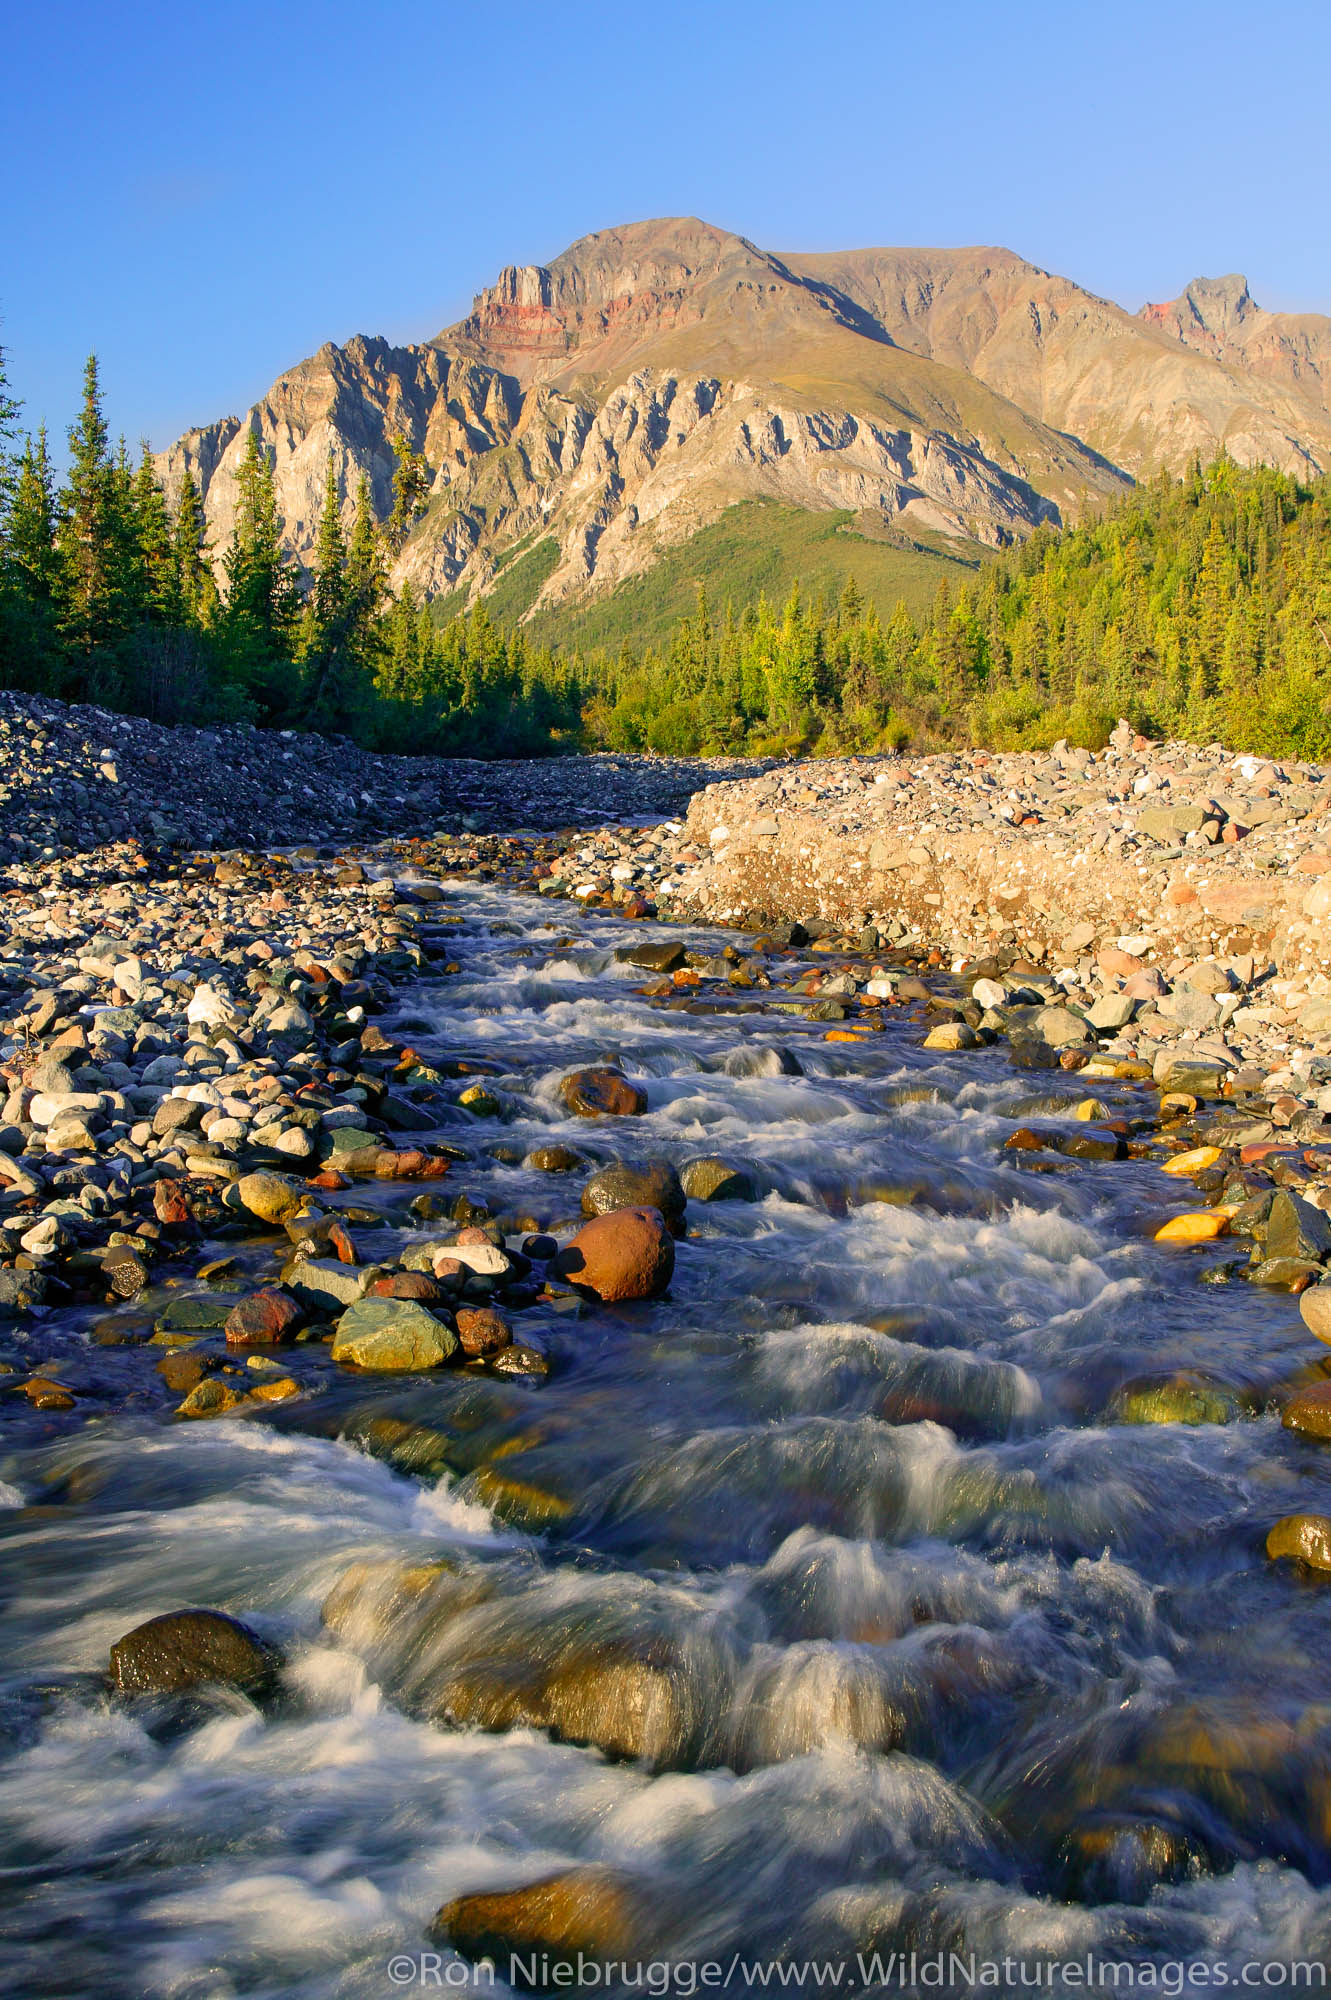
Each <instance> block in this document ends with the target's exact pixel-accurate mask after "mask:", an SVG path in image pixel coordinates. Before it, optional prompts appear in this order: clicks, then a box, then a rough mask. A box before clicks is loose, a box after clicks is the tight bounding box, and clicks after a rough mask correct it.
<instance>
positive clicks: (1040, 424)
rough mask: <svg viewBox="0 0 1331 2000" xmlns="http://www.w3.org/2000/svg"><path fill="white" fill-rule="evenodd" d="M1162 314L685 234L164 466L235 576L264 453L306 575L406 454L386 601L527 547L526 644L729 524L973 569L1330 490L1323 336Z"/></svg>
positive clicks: (574, 254) (659, 238) (373, 363)
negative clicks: (766, 517)
mask: <svg viewBox="0 0 1331 2000" xmlns="http://www.w3.org/2000/svg"><path fill="white" fill-rule="evenodd" d="M1196 291H1197V288H1196V287H1195V286H1194V287H1192V288H1190V291H1189V293H1187V294H1185V295H1184V299H1185V301H1186V300H1189V299H1192V297H1193V294H1194V293H1196ZM1243 296H1244V298H1245V299H1246V296H1247V295H1246V287H1245V288H1244V291H1243ZM1199 297H1200V295H1199ZM1248 304H1249V305H1251V301H1248ZM1170 310H1171V309H1166V308H1154V307H1153V308H1148V309H1147V311H1146V313H1145V314H1144V315H1141V316H1133V315H1131V314H1129V313H1126V312H1124V311H1122V310H1121V309H1120V308H1119V307H1117V306H1114V305H1112V304H1110V303H1109V302H1107V301H1105V300H1101V299H1096V298H1094V297H1093V296H1092V295H1091V294H1090V293H1087V292H1083V291H1082V290H1081V289H1080V288H1079V287H1077V286H1076V285H1074V284H1072V283H1071V282H1070V281H1069V280H1067V279H1061V278H1056V277H1052V276H1050V274H1048V273H1047V272H1042V271H1040V270H1038V269H1037V267H1035V266H1034V265H1031V264H1027V263H1024V262H1023V260H1022V259H1020V258H1018V257H1015V256H1013V255H1012V254H1011V253H1010V252H1007V251H1000V250H960V251H929V250H867V251H853V252H847V253H844V254H841V253H838V254H832V255H821V256H794V255H791V256H785V257H778V256H774V255H772V254H770V253H768V252H766V251H763V250H760V249H758V248H757V247H756V246H755V245H753V244H751V243H749V242H747V241H746V240H745V239H744V238H742V237H739V236H736V235H733V234H732V233H730V232H728V231H725V230H721V229H716V228H713V227H712V226H711V225H709V224H707V223H703V222H700V221H698V220H696V219H694V218H672V219H667V220H664V221H656V222H648V223H635V224H631V225H628V226H626V227H624V228H620V229H609V230H602V231H600V232H598V233H597V234H595V235H593V236H589V237H585V238H583V239H582V241H581V242H579V243H576V244H574V245H573V246H572V247H571V248H570V249H568V250H566V251H565V252H564V253H563V254H562V255H561V256H560V257H557V258H555V259H554V261H553V262H552V263H551V264H550V265H548V266H526V267H521V268H518V267H509V268H508V269H506V270H504V271H503V272H501V273H500V276H499V278H498V280H497V282H496V283H495V284H494V285H493V286H491V287H489V288H488V289H487V290H486V291H484V292H482V293H481V294H480V295H479V296H478V298H477V299H476V301H475V304H474V306H473V309H472V311H471V313H470V314H469V315H468V316H467V317H466V318H465V319H464V320H462V321H460V322H459V323H458V324H457V325H456V326H453V327H449V328H446V329H445V330H444V331H443V332H442V333H440V334H439V335H437V336H436V337H435V339H433V340H431V341H428V342H424V343H422V344H420V345H412V346H407V347H392V346H390V345H389V344H388V343H387V342H385V341H382V340H377V339H368V338H364V337H357V338H356V339H354V340H351V341H349V342H348V343H347V344H346V345H345V346H344V347H335V346H331V345H329V346H326V347H324V348H322V349H320V351H319V353H318V354H317V355H315V356H313V357H312V358H311V359H310V360H309V361H306V362H302V363H301V364H300V365H299V366H298V367H296V368H294V369H292V370H290V371H289V372H288V373H287V374H286V375H284V376H282V377H281V378H280V379H279V381H278V382H276V383H275V384H274V386H273V388H272V389H271V390H270V391H269V393H268V395H267V396H266V397H265V398H264V399H263V400H262V401H261V402H260V403H258V404H257V405H256V406H255V407H254V409H253V410H251V411H250V412H249V414H248V416H247V418H246V419H244V420H239V419H236V418H234V417H232V418H226V419H224V420H223V421H222V422H220V423H217V424H213V425H210V426H208V427H206V428H205V429H202V430H198V431H193V432H190V433H189V434H188V435H187V436H186V437H184V438H182V439H181V440H180V441H179V442H178V444H176V445H175V446H173V447H172V448H171V450H170V451H168V452H166V453H164V454H163V455H162V458H161V460H160V461H159V463H160V465H161V468H162V470H163V472H164V475H165V477H166V480H167V484H168V488H169V489H170V488H172V487H174V486H177V485H178V483H179V480H180V477H181V475H182V474H183V472H184V471H185V470H186V469H188V470H190V471H191V472H192V473H193V475H194V477H195V478H196V480H197V481H198V483H199V485H200V487H201V489H202V491H203V493H204V498H205V507H206V512H207V516H208V520H209V524H210V528H211V532H212V536H213V541H214V546H215V547H216V548H218V549H220V548H221V547H223V546H224V545H225V542H226V540H227V538H228V537H229V535H230V532H231V528H232V525H233V522H234V514H235V504H236V478H235V475H236V470H237V467H238V465H239V461H240V458H241V455H242V451H243V447H244V440H245V434H246V432H247V431H249V430H257V432H258V434H259V437H260V439H261V441H262V443H263V444H264V445H265V447H266V448H267V450H268V452H269V455H270V459H271V461H272V463H273V465H274V471H275V480H276V487H277V494H278V501H279V506H280V509H281V514H282V519H283V524H284V533H285V536H286V539H287V542H288V545H289V546H290V548H291V549H292V551H293V552H294V553H295V554H296V555H297V556H298V557H300V558H301V559H302V560H304V559H306V558H307V557H308V556H309V554H310V551H311V549H312V547H313V542H314V537H315V533H316V531H317V520H318V509H319V506H320V504H321V501H322V494H323V487H324V476H325V466H326V461H327V456H328V453H329V451H330V450H331V451H332V453H333V457H334V462H335V465H336V467H337V471H338V476H339V482H340V490H341V492H342V494H343V504H344V509H345V511H346V513H347V515H348V517H349V516H350V512H351V509H352V506H353V504H354V493H355V488H356V484H357V482H358V479H359V476H360V473H361V472H362V471H364V472H366V473H368V475H369V478H370V482H371V488H372V492H373V497H374V503H375V506H376V509H377V511H378V512H379V514H380V515H381V516H383V515H386V514H387V512H388V511H389V508H390V506H391V481H392V470H393V462H394V460H393V440H394V438H395V436H397V435H401V436H402V437H404V438H405V439H406V441H407V442H408V443H409V444H410V446H411V448H412V449H413V450H414V451H416V452H419V453H420V454H422V455H423V457H424V459H425V461H426V464H427V468H428V474H429V481H430V489H429V504H428V507H427V510H426V512H425V515H424V518H423V519H422V520H421V521H420V522H419V523H418V524H417V526H416V528H415V530H414V532H413V534H412V535H411V537H410V539H409V540H408V542H407V544H406V546H405V548H404V549H403V550H402V552H401V555H400V558H399V560H398V563H397V569H396V577H397V580H398V581H399V582H403V581H410V582H411V583H412V585H413V586H414V587H415V588H416V590H417V591H418V592H419V593H420V594H423V595H428V596H433V595H440V594H445V593H448V594H451V593H455V592H458V591H463V592H466V593H468V594H472V595H474V594H476V593H483V592H486V591H488V590H489V589H491V588H493V587H495V586H496V584H497V581H498V579H499V578H500V577H501V575H502V572H503V568H504V565H505V562H506V561H507V560H508V559H509V558H510V556H511V555H513V554H514V553H515V552H516V551H518V550H520V549H529V548H530V547H532V546H534V545H535V544H537V543H538V542H539V543H540V545H541V546H542V549H543V551H546V552H547V553H546V554H544V555H543V558H542V565H541V575H540V576H539V578H538V579H537V595H536V598H535V601H534V603H533V604H532V605H531V606H530V607H529V610H530V613H531V615H533V616H539V615H540V614H544V613H547V612H550V611H551V610H552V609H558V608H559V607H561V606H569V607H572V606H574V605H576V604H578V603H580V602H581V601H582V600H583V599H585V598H587V597H588V596H589V594H591V593H593V592H601V591H604V590H606V589H608V588H613V587H614V586H615V585H617V584H620V583H622V582H623V581H624V580H626V579H628V578H632V577H637V576H642V575H643V574H644V573H646V572H648V571H650V570H651V569H652V568H653V567H655V566H656V565H657V564H658V563H660V562H661V561H662V560H663V559H664V558H665V557H666V555H667V554H668V552H669V551H670V550H672V549H675V548H677V547H678V546H679V545H680V544H681V543H683V542H685V541H687V540H688V539H689V538H690V537H692V536H694V535H696V534H697V532H698V530H699V529H700V528H702V527H704V526H706V525H707V524H709V523H711V522H715V521H717V520H718V519H719V518H720V517H721V516H722V515H723V514H724V513H725V512H726V511H727V510H728V509H730V508H731V507H733V506H735V505H736V504H737V503H740V502H750V501H754V500H766V501H770V502H776V503H778V504H779V505H780V506H782V507H784V508H787V509H790V508H794V509H799V510H803V511H804V512H805V513H807V514H808V515H810V516H816V515H819V514H823V513H826V512H830V511H837V512H840V513H843V514H849V515H850V516H851V517H852V518H853V520H854V521H855V522H857V523H858V524H859V525H860V526H862V527H863V528H865V529H867V530H868V531H869V532H871V533H873V534H881V533H882V532H884V531H887V532H896V533H898V534H899V535H901V536H904V538H905V539H907V540H910V539H918V538H920V537H921V536H924V537H927V538H933V537H936V536H944V537H947V538H950V539H951V540H952V541H953V542H955V543H956V544H958V545H959V546H961V547H962V548H964V549H966V550H968V551H969V552H971V553H972V554H973V553H974V552H975V551H976V550H977V549H983V548H986V547H987V548H991V549H993V548H998V547H1002V546H1005V545H1007V544H1009V543H1011V542H1012V541H1015V540H1020V539H1022V538H1024V537H1025V536H1026V535H1027V534H1029V532H1030V531H1031V529H1032V528H1033V527H1035V526H1036V525H1038V524H1039V523H1040V522H1042V521H1049V522H1055V523H1056V522H1059V521H1063V520H1069V519H1076V518H1078V517H1079V516H1080V515H1082V514H1083V513H1085V512H1086V511H1087V510H1088V509H1092V510H1094V509H1096V508H1098V506H1099V505H1101V504H1102V503H1103V501H1104V500H1105V499H1106V498H1108V497H1110V496H1112V495H1113V494H1115V493H1117V492H1121V491H1122V490H1123V489H1124V487H1125V486H1126V484H1127V483H1128V480H1129V476H1131V475H1136V474H1138V473H1140V472H1143V471H1147V470H1150V469H1152V468H1154V467H1155V466H1157V465H1162V464H1163V465H1168V466H1170V467H1172V468H1178V467H1181V466H1182V465H1183V464H1184V463H1185V462H1186V461H1187V460H1188V459H1189V458H1190V457H1191V456H1192V455H1193V453H1194V452H1197V451H1200V452H1201V454H1202V455H1203V457H1208V458H1209V457H1212V456H1214V455H1215V452H1216V450H1218V449H1219V448H1220V447H1221V446H1222V445H1223V446H1224V447H1225V448H1226V449H1228V450H1229V451H1230V452H1231V453H1232V455H1233V456H1235V457H1237V458H1239V459H1240V460H1242V461H1243V462H1253V461H1256V460H1269V461H1271V462H1273V463H1276V464H1279V465H1282V466H1286V467H1289V466H1291V465H1292V464H1300V465H1307V464H1308V463H1309V462H1311V463H1313V464H1316V465H1320V464H1322V463H1331V414H1329V413H1328V411H1327V408H1326V406H1325V397H1324V395H1323V394H1322V384H1323V380H1324V377H1323V375H1322V373H1321V372H1320V371H1321V366H1322V357H1323V356H1324V355H1325V354H1327V353H1331V339H1328V338H1327V336H1328V335H1331V322H1325V321H1320V322H1319V321H1317V320H1316V318H1315V316H1311V315H1309V316H1306V317H1305V319H1304V320H1300V321H1298V322H1297V325H1295V324H1294V323H1292V322H1291V324H1290V325H1289V326H1286V324H1285V322H1286V320H1287V319H1288V316H1282V315H1261V314H1258V313H1257V309H1256V308H1255V307H1253V308H1252V312H1251V314H1246V309H1242V310H1240V309H1239V308H1238V307H1237V306H1236V307H1235V308H1234V309H1232V310H1229V311H1228V316H1227V317H1226V316H1225V314H1223V313H1218V311H1217V308H1216V306H1215V305H1214V303H1213V302H1211V301H1209V298H1206V299H1202V303H1201V306H1200V309H1198V307H1197V305H1196V303H1195V302H1194V304H1193V305H1192V306H1190V307H1188V308H1187V310H1185V309H1184V306H1183V305H1182V304H1181V303H1180V304H1179V310H1178V312H1177V314H1175V316H1174V318H1173V319H1171V318H1169V316H1168V315H1169V312H1170ZM1160 315H1164V316H1165V317H1163V318H1162V317H1160ZM1254 315H1255V320H1254V318H1253V316H1254ZM1277 320H1278V321H1280V322H1281V324H1280V325H1279V326H1278V327H1275V328H1274V329H1273V328H1272V326H1270V325H1268V324H1267V322H1273V321H1277ZM1250 321H1252V322H1253V323H1252V324H1249V322H1250ZM1256 321H1260V322H1262V324H1261V326H1260V327H1259V326H1258V325H1257V324H1256ZM1300 339H1301V340H1302V342H1303V345H1302V347H1300V345H1299V341H1300ZM1212 350H1214V351H1212ZM1245 357H1247V358H1245ZM1300 371H1302V372H1300ZM1301 384H1303V385H1304V386H1301ZM1307 385H1313V386H1314V387H1315V389H1316V394H1315V395H1314V394H1311V393H1307ZM551 544H552V545H553V548H551V547H550V545H551ZM528 573H529V574H530V573H531V572H530V566H529V572H528Z"/></svg>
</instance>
